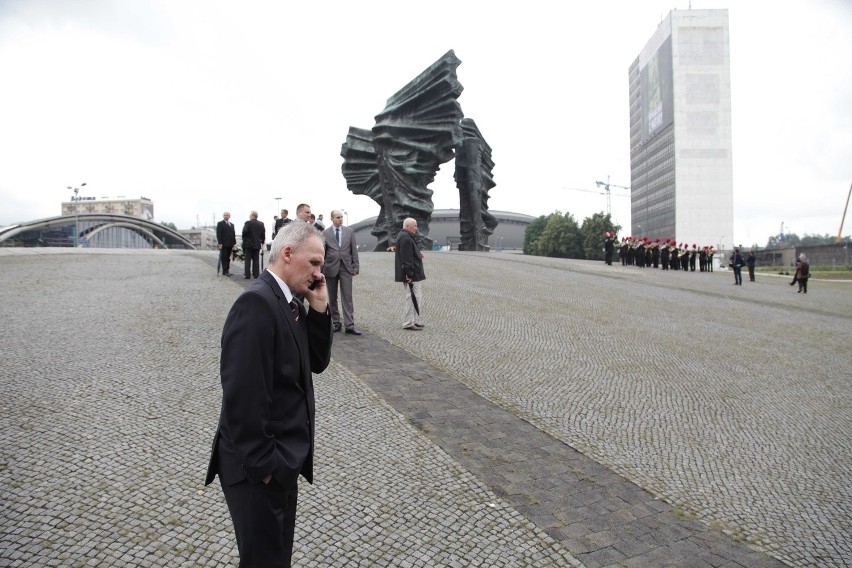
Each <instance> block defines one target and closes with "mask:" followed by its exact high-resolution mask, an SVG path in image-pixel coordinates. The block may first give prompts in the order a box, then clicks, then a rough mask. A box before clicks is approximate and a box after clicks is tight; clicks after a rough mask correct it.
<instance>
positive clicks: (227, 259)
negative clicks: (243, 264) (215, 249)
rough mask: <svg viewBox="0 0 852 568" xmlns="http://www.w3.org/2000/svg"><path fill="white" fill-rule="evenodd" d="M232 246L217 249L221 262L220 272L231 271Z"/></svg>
mask: <svg viewBox="0 0 852 568" xmlns="http://www.w3.org/2000/svg"><path fill="white" fill-rule="evenodd" d="M233 250H234V247H222V248H221V249H219V260H220V261H221V262H222V274H227V273H229V272H230V271H231V251H233Z"/></svg>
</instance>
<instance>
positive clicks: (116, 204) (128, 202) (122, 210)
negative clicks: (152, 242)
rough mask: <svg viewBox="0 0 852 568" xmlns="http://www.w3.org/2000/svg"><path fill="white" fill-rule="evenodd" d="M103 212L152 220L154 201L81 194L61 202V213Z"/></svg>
mask: <svg viewBox="0 0 852 568" xmlns="http://www.w3.org/2000/svg"><path fill="white" fill-rule="evenodd" d="M82 213H103V214H107V215H130V216H131V217H139V218H140V219H145V220H146V221H153V220H154V202H153V201H151V200H150V199H148V198H147V197H138V198H135V199H127V198H124V197H87V196H84V195H81V196H80V197H79V198H77V199H76V200H74V198H73V197H72V198H71V201H63V202H62V214H63V215H77V214H82Z"/></svg>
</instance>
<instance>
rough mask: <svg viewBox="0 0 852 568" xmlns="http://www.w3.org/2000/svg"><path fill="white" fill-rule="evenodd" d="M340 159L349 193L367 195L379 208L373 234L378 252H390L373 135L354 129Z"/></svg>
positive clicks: (347, 137) (348, 135)
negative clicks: (388, 250) (341, 159)
mask: <svg viewBox="0 0 852 568" xmlns="http://www.w3.org/2000/svg"><path fill="white" fill-rule="evenodd" d="M340 155H341V156H342V157H343V165H342V166H341V170H342V171H343V177H344V178H345V179H346V187H347V188H349V191H351V192H352V193H354V194H355V195H367V196H369V197H370V199H372V200H373V201H375V202H376V203H378V204H379V208H380V209H379V216H378V218H377V219H376V224H375V225H374V226H373V229H372V230H371V231H370V232H371V233H372V234H373V235H374V236H375V237H376V239H377V240H378V245H377V246H376V249H375V250H387V247H388V229H387V223H386V220H385V208H384V196H383V195H382V184H381V181H380V179H379V164H378V156H377V155H376V148H375V146H374V145H373V132H372V131H371V130H367V129H365V128H356V127H354V126H350V127H349V133H348V134H347V135H346V142H344V143H343V146H342V147H341V148H340Z"/></svg>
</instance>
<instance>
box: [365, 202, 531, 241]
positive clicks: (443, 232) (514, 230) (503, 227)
mask: <svg viewBox="0 0 852 568" xmlns="http://www.w3.org/2000/svg"><path fill="white" fill-rule="evenodd" d="M488 212H489V213H491V214H492V215H494V216H495V217H496V218H497V221H498V225H497V228H496V229H494V234H492V235H491V236H490V237H489V238H488V245H489V246H490V247H491V250H500V249H522V248H523V247H524V233H525V232H526V230H527V225H529V224H530V223H531V222H533V221H534V220H535V217H533V216H531V215H524V214H522V213H511V212H508V211H494V210H493V209H489V211H488ZM375 224H376V217H370V218H369V219H364V220H363V221H359V222H358V223H355V224H353V225H352V230H353V231H355V238H356V240H357V241H358V249H359V250H362V251H371V250H373V249H375V248H376V244H377V243H378V239H376V237H374V236H373V235H372V234H371V233H370V231H372V229H373V226H374V225H375ZM429 237H430V238H431V239H432V240H434V241H435V246H436V247H437V246H442V247H445V246H449V247H450V249H451V250H457V249H458V245H459V242H461V228H460V225H459V210H458V209H435V210H434V211H432V220H431V221H430V222H429Z"/></svg>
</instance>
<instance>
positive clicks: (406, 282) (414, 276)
mask: <svg viewBox="0 0 852 568" xmlns="http://www.w3.org/2000/svg"><path fill="white" fill-rule="evenodd" d="M416 232H417V220H416V219H412V218H411V217H409V218H407V219H406V220H405V221H403V222H402V230H401V231H400V232H399V234H398V235H397V237H396V247H395V249H394V250H395V253H396V256H395V258H394V268H395V276H396V281H397V282H402V285H403V287H404V288H405V294H404V296H403V312H404V315H403V323H402V328H403V329H407V330H409V331H420V330H421V329H423V328H424V327H425V326H424V325H423V324H422V323H421V322H420V309H421V308H420V306H422V305H423V303H422V302H423V290H422V287H421V286H420V282H421V281H423V280H426V273H425V272H424V271H423V253H422V252H420V248H419V247H418V246H417V243H416V242H415V240H414V233H416Z"/></svg>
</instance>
